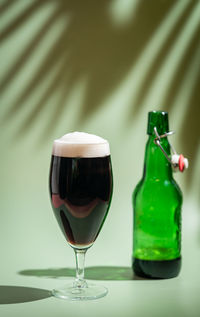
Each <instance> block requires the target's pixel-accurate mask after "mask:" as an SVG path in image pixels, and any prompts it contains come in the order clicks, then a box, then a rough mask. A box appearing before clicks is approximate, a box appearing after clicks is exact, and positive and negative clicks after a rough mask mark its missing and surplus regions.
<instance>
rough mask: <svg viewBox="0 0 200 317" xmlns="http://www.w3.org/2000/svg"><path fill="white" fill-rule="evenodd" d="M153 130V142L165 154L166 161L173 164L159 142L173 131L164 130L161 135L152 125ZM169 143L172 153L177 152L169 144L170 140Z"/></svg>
mask: <svg viewBox="0 0 200 317" xmlns="http://www.w3.org/2000/svg"><path fill="white" fill-rule="evenodd" d="M154 132H155V135H156V138H155V139H154V143H155V144H156V145H158V146H159V148H160V149H161V151H162V152H163V154H164V155H165V157H166V159H167V160H168V162H170V163H171V164H172V165H173V162H172V160H171V158H170V157H169V156H168V154H167V153H166V151H165V150H164V149H163V147H162V145H161V144H160V139H162V138H166V137H167V136H168V135H172V134H174V133H175V132H174V131H169V132H166V133H164V134H162V135H159V134H158V131H157V128H156V127H154ZM169 145H170V147H171V149H172V152H173V154H177V153H176V151H175V149H174V147H173V146H172V145H171V144H170V142H169Z"/></svg>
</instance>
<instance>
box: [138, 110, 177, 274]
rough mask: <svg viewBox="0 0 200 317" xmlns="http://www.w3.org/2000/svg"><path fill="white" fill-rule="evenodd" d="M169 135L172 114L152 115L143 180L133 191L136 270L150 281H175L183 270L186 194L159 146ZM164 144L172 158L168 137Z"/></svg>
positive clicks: (154, 113)
mask: <svg viewBox="0 0 200 317" xmlns="http://www.w3.org/2000/svg"><path fill="white" fill-rule="evenodd" d="M154 127H156V128H157V132H158V134H159V135H162V134H164V133H167V132H169V127H168V113H167V112H163V111H152V112H149V116H148V128H147V133H148V135H149V139H148V141H147V144H146V152H145V160H144V172H143V177H142V179H141V180H140V182H139V183H138V184H137V186H136V188H135V190H134V192H133V209H134V230H133V270H134V272H135V274H137V275H138V276H142V277H150V278H171V277H175V276H177V275H178V274H179V272H180V268H181V205H182V193H181V190H180V188H179V186H178V185H177V183H176V182H175V180H174V179H173V175H172V166H171V163H170V162H168V160H167V158H166V157H165V156H164V154H163V153H162V151H161V149H160V148H159V147H158V145H157V144H155V142H154V140H155V138H156V135H155V132H154ZM160 144H161V145H162V147H163V148H164V150H165V152H166V153H167V154H168V156H169V157H170V145H169V142H168V139H167V137H164V138H162V139H160Z"/></svg>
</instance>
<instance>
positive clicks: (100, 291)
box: [52, 284, 108, 300]
mask: <svg viewBox="0 0 200 317" xmlns="http://www.w3.org/2000/svg"><path fill="white" fill-rule="evenodd" d="M107 293H108V290H107V288H106V287H104V286H101V285H94V284H87V286H85V287H74V286H73V285H72V284H69V285H66V286H65V287H63V288H60V289H54V290H53V291H52V294H53V296H55V297H57V298H61V299H68V300H91V299H97V298H101V297H104V296H105V295H106V294H107Z"/></svg>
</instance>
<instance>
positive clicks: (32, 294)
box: [0, 285, 51, 304]
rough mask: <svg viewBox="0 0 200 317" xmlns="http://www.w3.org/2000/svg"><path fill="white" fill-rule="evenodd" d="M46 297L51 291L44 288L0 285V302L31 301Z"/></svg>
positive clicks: (49, 295)
mask: <svg viewBox="0 0 200 317" xmlns="http://www.w3.org/2000/svg"><path fill="white" fill-rule="evenodd" d="M47 297H51V292H50V291H48V290H45V289H40V288H33V287H25V286H12V285H0V304H16V303H26V302H33V301H36V300H40V299H44V298H47Z"/></svg>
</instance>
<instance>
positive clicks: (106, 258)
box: [0, 0, 200, 270]
mask: <svg viewBox="0 0 200 317" xmlns="http://www.w3.org/2000/svg"><path fill="white" fill-rule="evenodd" d="M0 3H1V13H0V29H1V36H0V41H1V59H0V61H1V62H0V63H1V72H0V92H1V104H0V124H1V134H0V141H1V145H0V146H1V165H0V173H1V174H0V175H1V176H0V182H1V191H0V196H1V197H0V204H1V214H0V219H1V221H0V226H1V230H0V234H1V236H2V239H1V242H0V243H1V252H2V255H3V256H4V258H5V261H3V263H2V266H3V267H5V268H8V266H9V265H10V267H12V265H13V263H15V267H17V268H18V269H19V270H22V269H30V268H37V267H38V268H40V267H41V266H43V267H51V266H52V267H53V266H63V267H64V266H68V267H70V266H71V267H72V266H74V258H73V255H72V250H71V249H70V248H69V247H67V246H66V243H65V241H64V239H63V237H62V235H61V234H60V231H59V228H58V226H57V224H56V221H55V219H54V217H53V212H52V210H51V207H50V203H49V196H48V172H49V164H50V156H51V149H52V142H53V140H54V139H55V138H58V137H60V136H62V135H63V134H65V133H68V132H71V131H74V130H78V131H85V132H89V133H94V134H97V135H100V136H102V137H104V138H106V139H108V140H109V142H110V146H111V153H112V162H113V173H114V193H113V201H112V206H111V209H110V213H109V216H108V218H107V220H106V222H105V224H104V228H103V229H102V232H101V234H100V235H99V237H98V239H97V241H96V242H95V245H94V246H93V248H91V250H90V251H89V252H88V255H87V260H86V262H87V263H90V264H91V265H105V264H106V265H114V264H116V263H117V264H118V265H130V258H131V247H132V206H131V194H132V191H133V189H134V187H135V185H136V184H137V182H138V180H139V179H140V177H141V175H142V169H143V157H144V147H145V142H146V125H147V112H148V111H150V110H154V109H161V110H165V111H168V112H169V119H170V128H171V129H172V130H175V131H176V134H175V135H174V136H172V137H171V138H170V140H171V142H172V144H173V145H174V146H175V148H176V149H177V151H178V152H180V153H181V152H182V153H183V154H184V155H185V156H186V157H188V158H189V163H190V166H189V169H188V170H187V171H186V172H185V173H184V174H181V175H178V174H177V175H175V178H176V180H177V181H178V183H179V184H180V186H181V188H182V190H183V192H184V197H185V200H184V206H188V207H187V210H189V211H190V214H188V213H185V216H184V218H183V223H184V226H185V227H188V228H190V229H191V230H194V227H195V228H197V225H198V228H197V231H195V232H197V235H196V236H195V239H198V241H200V234H199V217H200V211H199V203H200V200H199V193H200V177H199V175H200V142H199V141H200V129H199V122H200V19H199V17H200V1H198V0H194V1H192V0H191V1H187V0H181V1H174V0H166V1H165V0H163V1H162V0H150V1H147V0H113V1H107V0H101V1H92V0H90V1H89V0H85V1H78V0H77V1H67V0H66V1H64V0H59V1H53V0H46V1H41V0H13V1H3V0H1V2H0ZM195 217H196V218H195ZM184 219H186V220H184ZM191 219H196V220H191ZM105 243H106V245H107V246H108V248H109V252H107V254H105ZM198 245H199V244H198ZM117 247H118V249H116V248H117ZM64 250H66V251H64ZM119 250H120V251H119ZM97 253H98V254H101V258H95V254H97ZM21 263H23V265H22V264H21Z"/></svg>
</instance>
